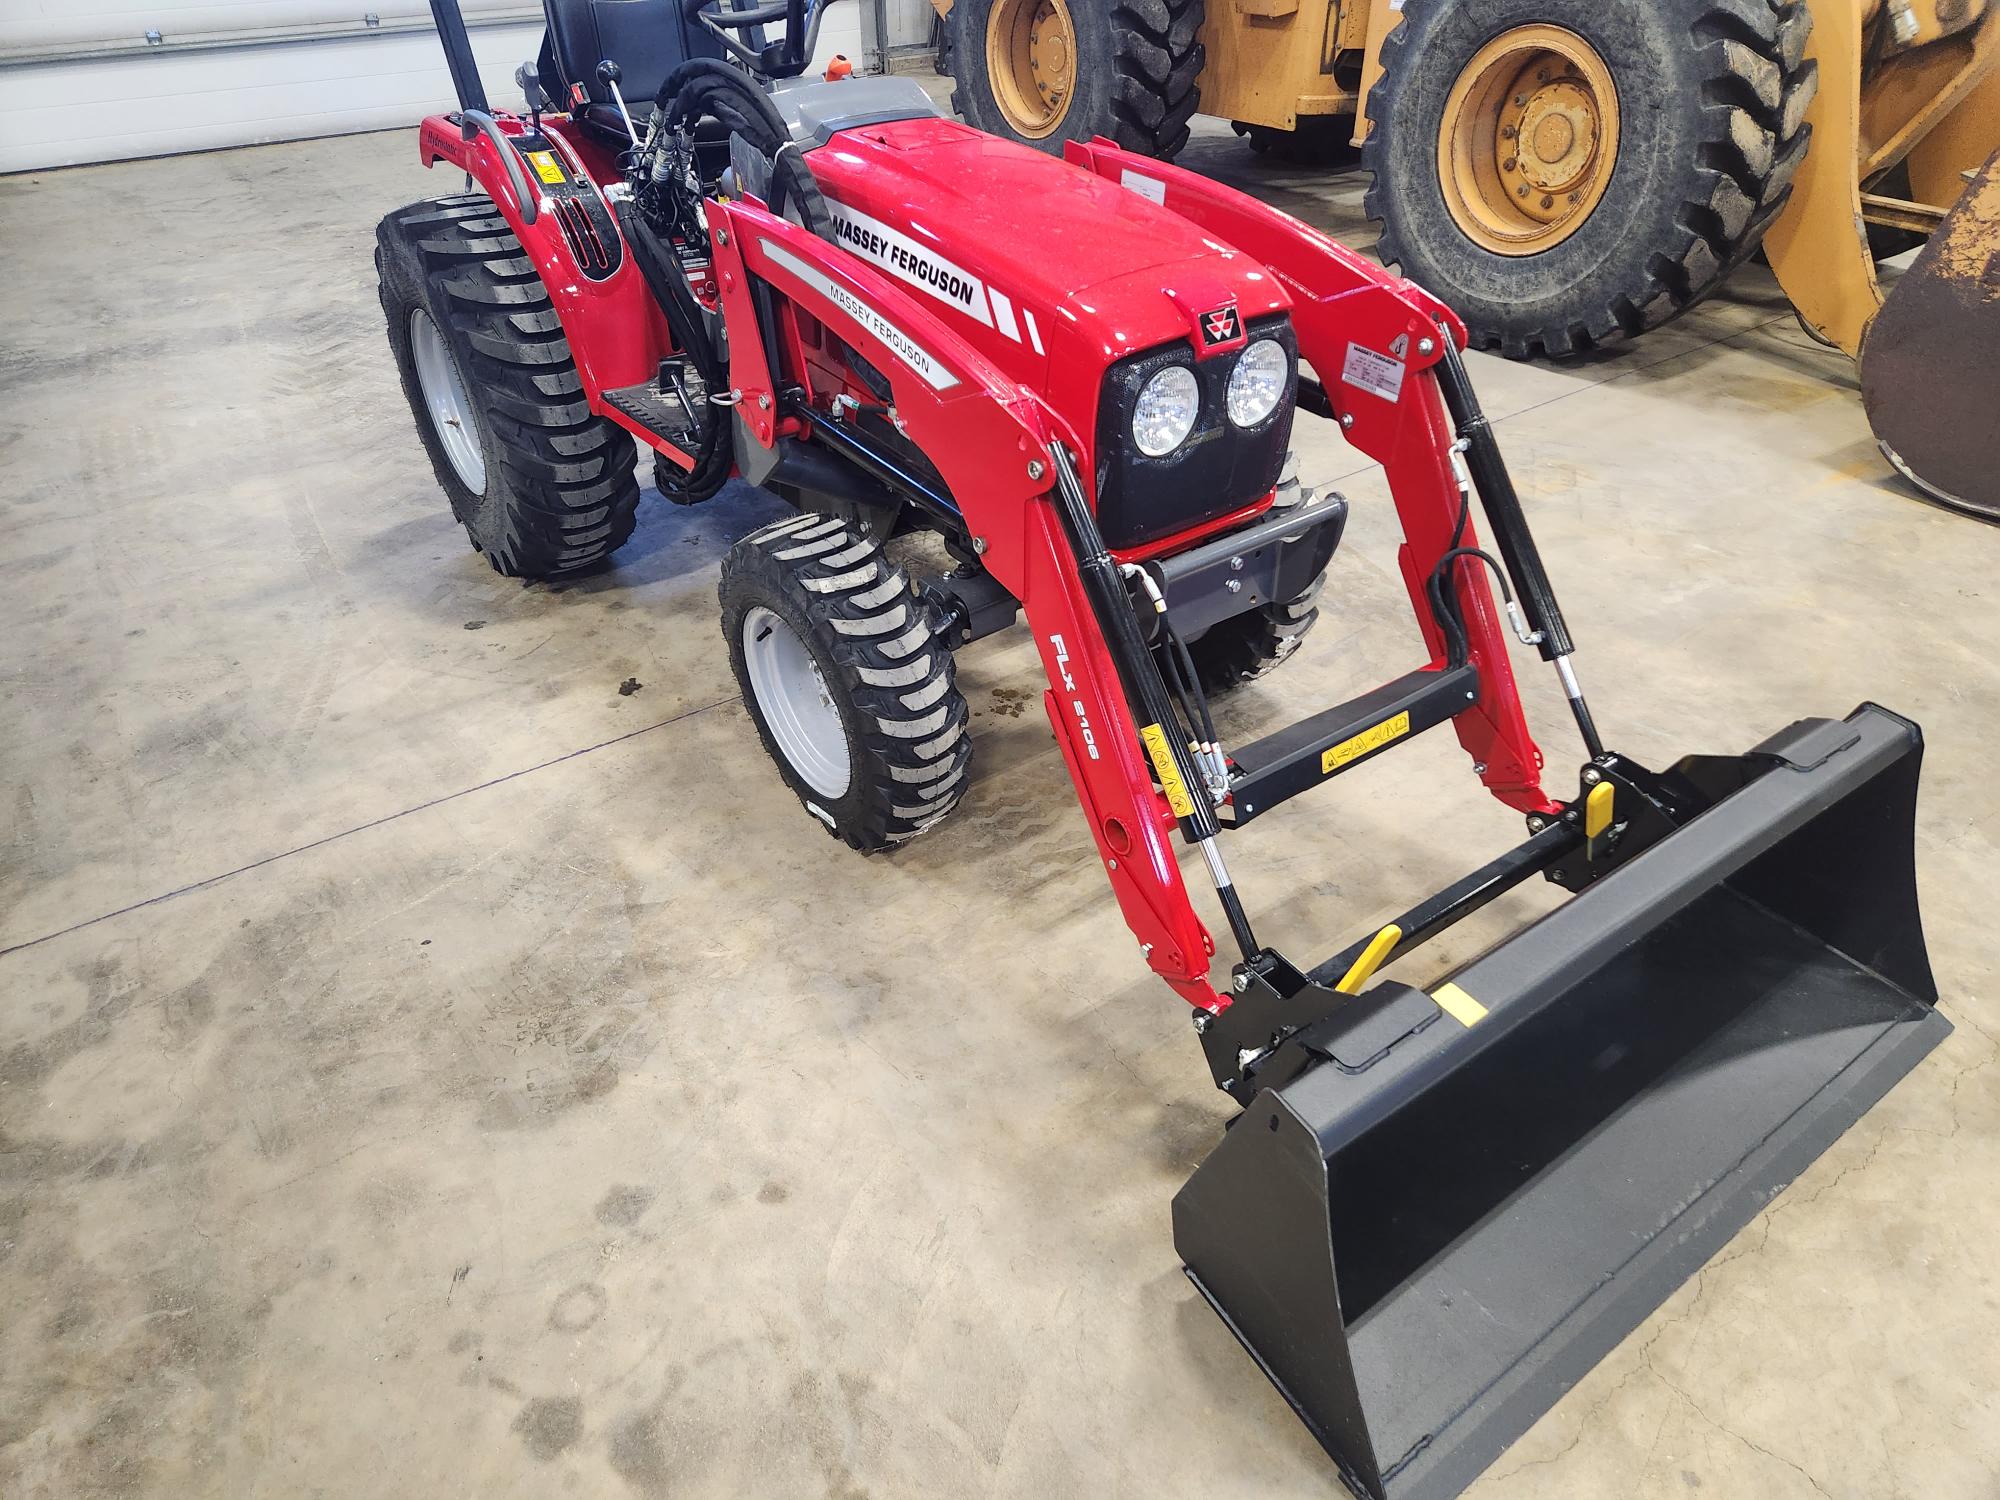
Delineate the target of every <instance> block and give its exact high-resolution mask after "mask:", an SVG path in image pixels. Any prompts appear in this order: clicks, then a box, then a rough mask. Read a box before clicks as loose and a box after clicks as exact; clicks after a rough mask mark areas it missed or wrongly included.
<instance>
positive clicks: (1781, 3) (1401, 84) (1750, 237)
mask: <svg viewBox="0 0 2000 1500" xmlns="http://www.w3.org/2000/svg"><path fill="white" fill-rule="evenodd" d="M1517 9H1518V10H1519V11H1520V14H1519V15H1516V14H1514V13H1513V12H1514V11H1515V10H1517ZM1619 14H1630V15H1632V16H1634V17H1635V18H1636V19H1635V21H1634V23H1633V24H1634V25H1635V26H1637V27H1638V28H1640V29H1641V30H1643V29H1644V28H1647V27H1656V28H1658V32H1657V35H1653V36H1651V37H1650V44H1649V46H1648V47H1647V48H1646V49H1644V50H1645V53H1646V55H1644V56H1638V55H1636V54H1637V53H1638V51H1639V50H1640V49H1639V48H1638V47H1637V45H1636V43H1635V44H1634V45H1633V47H1632V48H1630V49H1628V50H1630V51H1632V52H1633V53H1634V55H1632V56H1627V57H1623V58H1621V57H1620V56H1618V55H1617V49H1616V48H1611V49H1607V46H1606V45H1605V44H1604V42H1603V41H1602V40H1601V38H1602V37H1604V36H1609V35H1620V34H1621V33H1618V32H1616V31H1606V30H1604V29H1602V27H1603V24H1608V23H1600V25H1599V26H1596V27H1594V26H1593V21H1595V20H1597V19H1598V18H1600V17H1611V16H1615V15H1619ZM1529 19H1532V20H1538V21H1546V22H1549V23H1552V24H1555V25H1562V26H1567V27H1568V28H1569V29H1570V30H1573V31H1576V32H1578V33H1579V34H1581V35H1583V36H1584V37H1585V38H1586V40H1589V41H1591V42H1592V43H1593V45H1595V46H1597V50H1598V52H1599V54H1600V55H1601V56H1603V57H1604V58H1605V62H1606V65H1607V66H1609V67H1610V68H1611V70H1612V77H1613V81H1614V83H1615V84H1616V85H1617V86H1618V87H1619V89H1620V90H1621V93H1622V92H1623V91H1624V90H1626V89H1627V88H1632V89H1636V90H1640V91H1641V92H1642V94H1643V95H1644V97H1642V99H1641V100H1640V107H1634V106H1633V105H1631V104H1621V114H1622V117H1623V121H1624V129H1623V132H1622V133H1621V145H1620V153H1619V154H1620V158H1621V160H1620V162H1619V164H1618V166H1617V167H1616V168H1614V172H1613V177H1612V181H1611V183H1610V185H1609V186H1608V187H1607V190H1606V194H1605V199H1604V201H1602V202H1601V203H1600V204H1599V205H1598V208H1597V210H1596V212H1595V213H1593V214H1592V216H1591V220H1590V221H1586V223H1585V224H1584V226H1582V227H1581V228H1579V229H1578V230H1577V231H1576V232H1575V233H1573V234H1572V235H1570V236H1569V238H1567V239H1565V240H1563V241H1562V242H1560V243H1559V244H1557V245H1554V246H1552V247H1550V248H1549V249H1548V250H1545V251H1543V252H1542V253H1541V254H1539V255H1534V256H1524V257H1515V258H1510V257H1505V256H1498V255H1494V254H1492V253H1490V252H1487V251H1485V250H1483V249H1481V248H1480V247H1479V246H1476V245H1474V244H1473V243H1472V242H1471V241H1470V240H1469V239H1467V238H1466V237H1465V236H1464V235H1463V233H1462V232H1461V231H1459V229H1458V228H1457V226H1456V225H1455V224H1454V223H1453V221H1452V220H1451V217H1450V215H1449V213H1448V211H1447V210H1446V209H1445V208H1444V204H1443V197H1442V193H1441V192H1440V190H1439V188H1438V185H1437V180H1436V178H1437V130H1438V123H1439V119H1440V117H1441V115H1442V110H1443V104H1444V99H1445V96H1446V95H1447V94H1448V93H1449V91H1450V89H1451V86H1452V83H1453V82H1454V80H1455V77H1456V73H1457V70H1458V68H1459V67H1461V66H1462V65H1463V64H1464V62H1465V61H1466V60H1467V59H1469V58H1470V56H1471V54H1472V52H1473V51H1475V50H1477V47H1478V46H1479V45H1480V44H1481V43H1483V41H1484V40H1485V39H1487V38H1488V37H1491V36H1494V35H1498V34H1499V33H1500V32H1501V31H1504V30H1506V29H1508V28H1509V27H1511V26H1513V25H1517V24H1521V22H1522V21H1523V20H1529ZM1811 25H1812V18H1811V13H1810V10H1809V9H1808V6H1807V3H1806V0H1654V3H1651V4H1649V5H1647V6H1640V7H1604V6H1600V5H1598V4H1596V3H1595V0H1523V3H1521V4H1519V5H1511V6H1510V5H1508V4H1507V3H1505V0H1502V3H1500V4H1494V5H1488V6H1485V7H1473V6H1463V5H1457V4H1455V3H1454V0H1410V3H1409V5H1408V7H1407V9H1406V11H1405V15H1404V20H1403V23H1402V24H1401V25H1400V26H1398V27H1396V28H1395V30H1393V31H1391V32H1390V33H1389V35H1388V36H1387V38H1386V39H1385V40H1384V42H1383V46H1382V63H1383V67H1384V69H1385V72H1384V76H1383V78H1382V81H1381V82H1380V83H1379V84H1378V85H1377V86H1376V88H1375V89H1374V90H1373V91H1371V93H1370V95H1369V106H1368V117H1369V120H1370V121H1371V122H1372V125H1373V129H1372V130H1371V131H1370V133H1369V138H1368V141H1367V143H1366V144H1365V145H1364V146H1363V147H1362V153H1361V160H1362V165H1363V167H1364V168H1366V169H1367V170H1368V171H1369V173H1370V174H1371V179H1370V184H1369V187H1368V189H1367V192H1366V194H1365V196H1364V198H1363V206H1364V207H1365V209H1366V211H1367V213H1368V215H1369V216H1370V217H1371V218H1373V219H1376V220H1378V221H1379V222H1380V223H1381V224H1382V238H1381V240H1380V242H1379V244H1378V245H1377V254H1378V255H1379V256H1380V257H1381V259H1382V261H1383V263H1384V264H1388V265H1400V266H1401V267H1402V270H1403V273H1404V274H1405V275H1407V276H1409V277H1411V278H1412V279H1413V280H1415V281H1417V282H1418V283H1419V284H1420V285H1422V286H1424V287H1425V288H1426V289H1428V290H1429V291H1431V292H1433V293H1435V294H1436V295H1438V296H1439V297H1442V298H1443V299H1444V300H1445V302H1447V303H1448V304H1449V305H1450V306H1451V307H1452V308H1453V309H1454V310H1455V311H1457V312H1458V314H1459V315H1460V316H1461V317H1463V318H1464V319H1465V321H1466V326H1467V329H1468V330H1469V332H1470V335H1471V340H1472V343H1473V345H1474V347H1476V348H1486V349H1492V348H1497V349H1499V350H1500V351H1501V352H1502V353H1503V354H1505V355H1507V356H1508V357H1509V358H1515V359H1518V358H1526V357H1530V356H1534V355H1540V354H1546V355H1551V356H1562V355H1569V354H1579V353H1582V352H1584V351H1586V350H1588V349H1592V348H1595V347H1597V346H1598V345H1600V344H1604V343H1607V342H1611V341H1614V340H1616V339H1618V338H1621V337H1626V336H1629V335H1632V334H1637V333H1640V332H1643V331H1645V330H1646V329H1649V328H1655V327H1658V326H1659V325H1660V324H1662V323H1665V322H1667V321H1668V320H1669V319H1671V318H1674V317H1677V316H1679V315H1680V314H1681V313H1683V312H1685V311H1686V310H1687V309H1688V308H1690V307H1692V306H1694V305H1695V304H1696V303H1698V302H1699V301H1700V300H1701V299H1702V298H1703V297H1705V296H1707V295H1708V294H1709V293H1710V292H1712V291H1713V290H1714V289H1715V288H1716V286H1717V285H1719V284H1720V283H1721V281H1722V280H1723V278H1725V277H1726V276H1727V275H1728V274H1729V273H1730V272H1731V271H1732V270H1734V269H1735V268H1736V267H1737V266H1738V265H1740V264H1741V263H1742V262H1743V261H1744V260H1746V259H1748V258H1749V256H1750V255H1751V254H1752V253H1753V252H1754V251H1755V250H1756V248H1757V246H1758V244H1759V242H1760V241H1761V240H1762V239H1763V237H1764V231H1765V229H1767V228H1768V227H1769V226H1770V223H1771V221H1772V220H1773V219H1774V218H1776V217H1777V215H1778V212H1779V210H1780V209H1782V208H1783V207H1784V204H1785V201H1786V199H1787V198H1788V197H1789V195H1790V192H1791V183H1792V177H1793V175H1794V173H1796V171H1797V170H1798V164H1799V162H1800V161H1801V160H1802V159H1803V158H1804V155H1805V152H1806V149H1807V143H1808V140H1809V137H1810V128H1809V127H1808V126H1807V125H1806V124H1805V110H1806V105H1807V104H1808V103H1810V102H1811V100H1812V97H1813V93H1814V91H1815V89H1816V88H1817V86H1818V81H1819V80H1818V71H1817V70H1818V65H1817V64H1816V63H1814V62H1810V61H1808V60H1807V59H1806V57H1805V43H1806V37H1807V34H1808V32H1809V31H1810V28H1811ZM1467 27H1472V28H1475V30H1474V31H1467V30H1466V28H1467ZM1454 28H1456V35H1454V34H1453V33H1454ZM1594 30H1595V31H1596V32H1597V34H1595V35H1594V34H1593V31H1594ZM1468 38H1469V39H1470V42H1469V45H1467V44H1466V42H1467V39H1468ZM1626 39H1627V40H1628V41H1630V40H1631V38H1630V37H1629V36H1628V37H1627V38H1626ZM1663 62H1664V66H1663V65H1662V64H1663ZM1642 73H1643V74H1645V75H1646V76H1640V75H1641V74H1642ZM1655 91H1656V92H1657V93H1658V95H1659V97H1658V98H1657V99H1654V98H1652V92H1655ZM1649 101H1650V104H1651V105H1652V106H1653V108H1652V109H1651V112H1649V111H1648V107H1647V105H1648V102H1649ZM1642 128H1643V129H1644V130H1645V131H1646V132H1647V133H1648V137H1649V139H1648V140H1647V142H1646V149H1647V150H1648V151H1650V152H1651V153H1652V154H1651V157H1650V160H1648V162H1647V163H1646V167H1647V168H1649V169H1650V171H1651V176H1650V178H1648V179H1647V180H1646V184H1645V186H1646V191H1645V194H1644V196H1642V197H1641V198H1639V199H1637V200H1636V201H1632V202H1627V203H1624V204H1614V202H1613V198H1614V196H1615V195H1617V194H1618V193H1619V191H1620V183H1619V178H1620V177H1621V176H1624V175H1627V174H1628V171H1630V172H1632V173H1637V172H1638V170H1639V169H1638V168H1628V165H1627V162H1626V160H1625V159H1624V158H1625V155H1626V146H1625V143H1626V142H1628V141H1632V140H1633V139H1634V137H1635V135H1636V133H1637V132H1638V131H1639V130H1641V129H1642ZM1404 133H1407V134H1408V135H1409V136H1410V137H1411V138H1412V139H1411V141H1410V143H1408V144H1407V145H1398V138H1399V136H1400V135H1402V134H1404ZM1655 134H1657V136H1658V138H1659V139H1658V140H1657V141H1654V140H1652V139H1650V137H1652V136H1653V135H1655ZM1607 210H1609V211H1610V213H1609V216H1608V218H1606V216H1607ZM1599 218H1606V223H1605V224H1604V226H1603V228H1602V230H1599V228H1598V226H1597V224H1596V223H1595V221H1596V220H1598V219H1599Z"/></svg>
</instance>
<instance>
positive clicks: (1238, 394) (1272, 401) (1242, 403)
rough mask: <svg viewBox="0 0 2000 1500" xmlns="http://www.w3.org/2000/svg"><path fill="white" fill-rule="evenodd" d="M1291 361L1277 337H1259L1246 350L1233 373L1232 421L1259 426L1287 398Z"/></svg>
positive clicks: (1230, 382) (1249, 425) (1231, 374)
mask: <svg viewBox="0 0 2000 1500" xmlns="http://www.w3.org/2000/svg"><path fill="white" fill-rule="evenodd" d="M1291 363H1292V362H1291V360H1290V359H1289V358H1287V357H1286V354H1285V349H1284V345H1282V344H1280V343H1279V342H1278V341H1277V340H1276V339H1259V340H1257V342H1256V343H1254V344H1252V345H1251V346H1250V347H1249V348H1248V349H1245V350H1244V351H1243V357H1242V358H1241V359H1239V360H1237V361H1236V368H1235V369H1234V370H1232V371H1231V372H1230V374H1229V402H1228V405H1229V420H1230V421H1232V422H1234V423H1235V424H1236V425H1237V426H1238V427H1255V426H1256V425H1257V424H1258V423H1259V422H1261V421H1263V420H1264V418H1266V417H1268V416H1270V415H1271V413H1272V412H1274V411H1276V410H1277V409H1278V403H1279V402H1280V401H1282V400H1284V399H1285V382H1286V381H1287V380H1288V379H1289V378H1290V376H1291V373H1292V371H1291Z"/></svg>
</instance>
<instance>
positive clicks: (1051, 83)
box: [945, 0, 1205, 157]
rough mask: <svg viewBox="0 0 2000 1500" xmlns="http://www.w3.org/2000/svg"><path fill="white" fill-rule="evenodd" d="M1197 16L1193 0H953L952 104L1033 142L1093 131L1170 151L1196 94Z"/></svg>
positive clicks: (1050, 145) (1055, 143)
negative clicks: (955, 83)
mask: <svg viewBox="0 0 2000 1500" xmlns="http://www.w3.org/2000/svg"><path fill="white" fill-rule="evenodd" d="M1202 17H1203V8H1202V0H956V3H955V4H954V5H953V6H952V8H951V13H950V14H949V15H948V16H947V17H946V18H945V25H946V27H947V28H948V30H949V32H950V51H951V66H952V77H953V78H954V80H955V81H956V82H957V85H958V86H957V88H956V89H955V90H954V91H953V93H952V108H954V109H956V110H957V111H958V112H959V114H961V115H963V116H964V117H965V118H966V119H967V120H968V121H969V122H971V123H972V124H974V125H976V126H978V127H979V128H980V129H981V130H984V131H987V132H989V133H991V134H993V135H997V136H1004V137H1006V138H1007V139H1009V140H1015V141H1020V142H1021V143H1022V144H1024V145H1028V146H1034V147H1037V148H1038V149H1040V150H1043V151H1050V152H1060V151H1061V150H1062V148H1063V142H1065V141H1087V140H1089V139H1090V138H1091V137H1092V136H1098V135H1102V136H1109V137H1110V138H1111V139H1112V140H1114V141H1116V142H1117V143H1118V144H1119V145H1121V146H1123V147H1125V148H1126V149H1127V150H1129V151H1139V152H1143V153H1145V154H1146V155H1147V156H1159V157H1170V156H1172V155H1173V154H1174V153H1175V152H1177V151H1179V150H1180V149H1181V147H1182V146H1184V145H1186V144H1187V138H1188V121H1189V119H1191V118H1192V117H1193V115H1194V112H1195V110H1196V108H1197V106H1198V103H1199V96H1198V93H1197V90H1196V87H1195V85H1196V82H1197V80H1198V79H1199V78H1200V76H1201V69H1202V63H1203V61H1204V57H1205V54H1204V53H1203V50H1202V45H1201V23H1202Z"/></svg>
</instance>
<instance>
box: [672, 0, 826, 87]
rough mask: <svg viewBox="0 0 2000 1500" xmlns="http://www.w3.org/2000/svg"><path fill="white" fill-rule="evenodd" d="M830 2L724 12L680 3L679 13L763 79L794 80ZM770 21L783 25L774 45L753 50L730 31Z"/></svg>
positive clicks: (711, 2)
mask: <svg viewBox="0 0 2000 1500" xmlns="http://www.w3.org/2000/svg"><path fill="white" fill-rule="evenodd" d="M831 3H832V0H811V3H810V4H809V3H807V0H767V3H765V4H763V5H753V6H751V7H750V8H749V9H748V10H725V9H722V8H720V6H719V5H718V3H717V0H681V12H682V14H683V15H685V16H686V17H687V18H688V19H689V20H690V21H699V22H700V23H701V24H702V25H704V26H706V27H707V28H708V29H709V30H710V31H711V32H712V33H714V35H715V38H716V40H717V41H719V42H721V43H722V45H723V46H724V47H725V48H727V49H728V50H729V52H730V53H731V54H732V55H733V56H735V57H736V58H737V59H738V60H739V61H741V62H743V63H745V64H746V65H748V66H749V67H750V68H752V69H754V70H755V71H756V72H758V73H761V74H763V75H764V76H765V77H766V78H796V77H797V76H798V75H799V74H801V73H803V72H804V71H805V67H806V63H807V62H808V61H810V60H811V58H812V55H813V49H814V48H815V47H816V46H817V45H818V43H819V23H820V18H821V17H822V16H824V15H825V14H826V8H827V6H828V5H829V4H831ZM774 21H783V22H784V23H785V33H784V35H783V36H782V37H780V38H779V39H778V40H777V41H775V42H769V43H766V44H765V45H764V46H763V47H760V48H753V47H750V46H748V45H746V44H745V42H744V41H742V40H740V39H739V38H737V37H736V36H733V35H731V33H732V32H745V31H750V30H753V29H754V28H756V27H759V26H768V25H770V24H771V23H773V22H774Z"/></svg>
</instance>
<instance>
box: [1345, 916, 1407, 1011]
mask: <svg viewBox="0 0 2000 1500" xmlns="http://www.w3.org/2000/svg"><path fill="white" fill-rule="evenodd" d="M1402 940H1403V929H1402V928H1400V927H1398V926H1397V925H1396V924H1395V923H1394V922H1391V923H1390V924H1389V925H1388V926H1387V927H1384V928H1383V929H1382V930H1381V931H1380V932H1378V933H1376V934H1375V936H1374V937H1372V938H1370V939H1369V940H1368V946H1367V947H1366V948H1363V949H1362V950H1361V957H1359V958H1357V959H1355V960H1354V967H1353V968H1351V969H1349V970H1348V971H1347V972H1346V973H1345V974H1343V975H1341V976H1340V983H1339V984H1336V985H1335V986H1334V987H1333V988H1334V990H1335V992H1336V993H1338V994H1342V995H1358V994H1360V993H1361V986H1362V985H1364V984H1366V983H1367V982H1368V981H1369V980H1371V979H1373V978H1374V977H1375V971H1376V970H1377V969H1379V968H1381V967H1382V962H1383V960H1384V959H1386V958H1387V957H1388V956H1389V950H1390V949H1391V948H1393V947H1395V946H1396V944H1398V943H1400V942H1401V941H1402Z"/></svg>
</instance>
